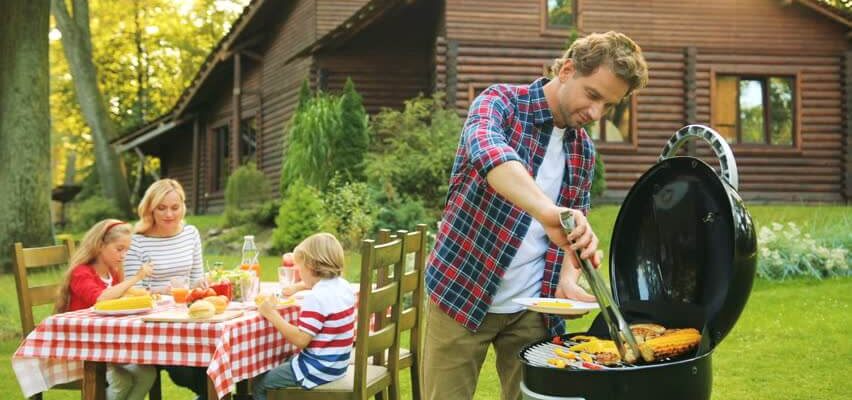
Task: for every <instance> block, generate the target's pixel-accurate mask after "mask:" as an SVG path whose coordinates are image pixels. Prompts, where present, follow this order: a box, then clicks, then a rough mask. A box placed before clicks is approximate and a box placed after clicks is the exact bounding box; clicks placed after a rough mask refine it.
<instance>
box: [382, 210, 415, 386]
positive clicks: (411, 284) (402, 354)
mask: <svg viewBox="0 0 852 400" xmlns="http://www.w3.org/2000/svg"><path fill="white" fill-rule="evenodd" d="M397 238H399V239H400V240H402V247H403V259H404V261H405V265H406V266H407V265H409V263H408V256H413V258H414V260H413V263H411V265H413V268H412V269H411V270H408V269H407V268H404V269H403V275H402V296H403V302H402V304H403V309H402V313H401V319H400V332H401V334H400V335H402V333H403V332H405V331H408V332H409V347H408V348H404V347H400V349H399V364H398V366H399V369H400V370H402V369H406V368H407V369H409V371H410V372H409V373H410V374H411V396H412V399H413V400H419V399H420V398H421V391H420V382H421V364H420V355H422V354H423V351H422V344H423V336H422V335H423V332H424V331H423V329H422V328H421V327H422V326H423V323H422V320H423V317H424V314H423V310H424V309H425V306H426V290H425V285H424V282H423V280H424V275H425V270H426V256H427V254H426V225H425V224H419V225H417V230H416V231H414V232H408V231H405V230H398V231H397V232H396V234H393V235H392V234H391V233H390V230H389V229H379V232H378V235H377V240H378V241H379V243H386V242H388V241H390V240H393V239H397ZM409 295H410V296H411V298H410V300H408V302H407V301H406V299H405V297H406V296H409ZM406 304H407V306H406ZM378 360H379V362H384V360H385V358H384V357H383V356H380V357H379V358H378Z"/></svg>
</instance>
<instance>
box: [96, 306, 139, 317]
mask: <svg viewBox="0 0 852 400" xmlns="http://www.w3.org/2000/svg"><path fill="white" fill-rule="evenodd" d="M152 310H153V308H151V307H147V308H134V309H132V310H95V309H94V308H92V312H93V313H95V314H98V315H133V314H144V313H148V312H151V311H152Z"/></svg>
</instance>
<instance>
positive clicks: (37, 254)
mask: <svg viewBox="0 0 852 400" xmlns="http://www.w3.org/2000/svg"><path fill="white" fill-rule="evenodd" d="M12 251H13V253H14V255H15V256H14V258H13V259H12V267H13V268H12V272H13V273H14V274H15V286H16V287H17V290H18V309H19V310H20V313H21V332H22V334H23V337H26V336H27V335H29V334H30V332H32V331H33V329H35V319H34V318H33V307H38V306H41V305H45V304H53V303H54V302H56V295H57V294H58V292H59V285H60V284H59V283H53V284H48V285H41V286H30V284H29V280H28V275H29V272H30V271H31V270H34V269H43V268H46V267H51V266H56V265H59V266H62V267H63V268H67V266H68V262H69V261H70V259H71V255H72V254H74V241H73V240H71V239H66V240H64V244H61V245H56V246H47V247H30V248H25V247H24V245H23V244H21V243H20V242H17V243H15V244H14V245H13V246H12ZM53 388H54V389H67V390H82V381H80V380H77V381H73V382H68V383H64V384H61V385H56V386H54V387H53ZM149 397H150V399H151V400H159V399H160V397H161V396H160V378H159V375H158V376H157V380H156V381H154V386H153V387H152V388H151V392H150V394H149ZM41 398H42V396H41V393H39V394H36V395H34V396H33V397H32V399H39V400H40V399H41Z"/></svg>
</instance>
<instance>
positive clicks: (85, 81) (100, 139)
mask: <svg viewBox="0 0 852 400" xmlns="http://www.w3.org/2000/svg"><path fill="white" fill-rule="evenodd" d="M73 4H74V10H73V11H74V13H73V15H72V14H70V13H69V12H68V8H67V7H66V3H65V0H51V11H52V12H53V16H54V17H55V18H56V24H57V26H58V27H59V31H60V32H62V50H63V52H64V53H65V58H66V59H68V65H69V67H70V69H71V77H72V78H73V80H74V89H75V91H76V93H77V101H78V102H79V103H80V109H81V110H82V111H83V117H84V118H85V119H86V123H87V124H88V125H89V128H90V129H91V130H92V141H93V142H94V143H93V144H94V150H95V168H96V170H97V172H98V178H99V180H100V182H101V187H102V188H103V195H104V197H106V198H108V199H111V200H112V201H113V203H114V204H115V205H116V207H118V209H119V211H120V212H121V213H123V214H124V217H128V216H130V215H131V206H130V191H129V190H128V188H127V179H126V178H125V176H124V174H123V170H122V166H121V163H120V160H119V158H118V154H117V153H116V152H115V149H114V148H113V147H112V146H111V145H110V144H109V141H110V140H112V139H115V138H116V137H117V136H118V135H117V132H116V129H115V124H113V122H112V120H111V119H110V116H109V113H108V112H107V108H106V103H105V102H104V100H103V96H102V95H101V91H100V88H98V81H97V72H96V70H95V64H94V62H93V61H92V37H91V32H90V31H89V4H88V0H74V1H73Z"/></svg>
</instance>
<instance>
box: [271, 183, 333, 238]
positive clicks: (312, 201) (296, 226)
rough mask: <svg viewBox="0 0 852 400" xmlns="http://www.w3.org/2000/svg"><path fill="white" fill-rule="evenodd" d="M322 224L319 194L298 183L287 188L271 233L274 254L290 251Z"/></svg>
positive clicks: (322, 217) (321, 206)
mask: <svg viewBox="0 0 852 400" xmlns="http://www.w3.org/2000/svg"><path fill="white" fill-rule="evenodd" d="M323 220H324V210H323V202H322V198H321V196H320V193H319V191H317V190H316V189H314V188H313V187H312V186H309V185H307V184H305V183H303V182H302V181H300V180H297V181H295V182H293V183H292V184H291V185H290V186H288V187H287V191H286V193H285V195H284V198H283V199H281V208H280V210H279V212H278V217H277V218H276V219H275V225H276V226H277V227H276V228H275V231H274V232H273V233H272V246H271V249H272V250H273V251H274V252H278V253H284V252H288V251H292V250H293V247H295V246H296V245H297V244H299V242H301V241H302V239H304V238H306V237H308V236H310V235H312V234H314V233H317V232H319V229H320V227H321V226H322V222H323Z"/></svg>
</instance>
